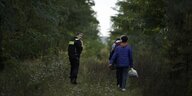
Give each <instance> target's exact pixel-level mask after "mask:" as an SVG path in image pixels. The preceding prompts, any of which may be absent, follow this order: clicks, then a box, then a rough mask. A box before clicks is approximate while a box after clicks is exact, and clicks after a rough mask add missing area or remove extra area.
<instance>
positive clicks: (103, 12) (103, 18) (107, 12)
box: [93, 0, 117, 36]
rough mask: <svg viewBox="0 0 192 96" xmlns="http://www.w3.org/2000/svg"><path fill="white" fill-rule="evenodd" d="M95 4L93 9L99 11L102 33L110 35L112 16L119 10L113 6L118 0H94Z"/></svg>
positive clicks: (102, 34) (98, 16) (98, 17)
mask: <svg viewBox="0 0 192 96" xmlns="http://www.w3.org/2000/svg"><path fill="white" fill-rule="evenodd" d="M94 1H95V6H94V7H93V9H94V10H95V11H96V12H97V15H96V16H97V19H98V20H99V22H100V23H99V25H100V33H101V34H100V35H101V36H109V31H110V28H111V25H112V23H111V21H110V16H113V15H115V14H116V13H117V12H116V11H115V10H113V9H112V8H113V7H115V3H116V2H117V0H94Z"/></svg>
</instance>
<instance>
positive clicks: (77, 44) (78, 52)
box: [75, 40, 83, 55]
mask: <svg viewBox="0 0 192 96" xmlns="http://www.w3.org/2000/svg"><path fill="white" fill-rule="evenodd" d="M75 41H76V42H75V47H76V51H77V54H78V55H80V54H81V52H82V50H83V46H82V42H81V40H75Z"/></svg>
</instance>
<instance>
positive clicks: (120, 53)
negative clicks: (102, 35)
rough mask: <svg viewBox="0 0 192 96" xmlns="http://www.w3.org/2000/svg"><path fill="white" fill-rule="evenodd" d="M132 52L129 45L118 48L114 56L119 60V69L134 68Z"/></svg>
mask: <svg viewBox="0 0 192 96" xmlns="http://www.w3.org/2000/svg"><path fill="white" fill-rule="evenodd" d="M131 54H132V50H131V47H130V46H129V45H122V44H121V45H120V46H118V47H117V48H116V52H115V54H114V55H117V56H116V60H117V67H132V66H133V65H132V64H133V60H132V55H131Z"/></svg>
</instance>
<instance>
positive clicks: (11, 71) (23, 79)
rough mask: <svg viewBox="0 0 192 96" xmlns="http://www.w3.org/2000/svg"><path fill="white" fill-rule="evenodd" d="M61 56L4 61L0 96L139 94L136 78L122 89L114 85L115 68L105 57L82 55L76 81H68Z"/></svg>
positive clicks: (112, 95) (65, 63) (64, 59)
mask: <svg viewBox="0 0 192 96" xmlns="http://www.w3.org/2000/svg"><path fill="white" fill-rule="evenodd" d="M65 56H66V55H62V56H59V58H58V57H57V58H54V57H52V56H50V57H48V58H46V59H45V60H44V59H41V60H33V61H24V62H20V63H15V62H17V61H12V62H8V64H7V66H6V69H5V70H4V71H3V72H2V73H0V81H1V82H0V86H1V87H0V90H1V91H0V96H142V95H141V90H140V88H139V87H137V86H133V85H135V83H137V82H135V81H134V80H131V79H129V81H128V84H127V85H128V86H127V87H128V88H127V91H126V92H121V91H120V90H119V89H118V88H117V86H116V79H115V71H111V70H109V69H108V67H107V64H108V61H107V59H102V60H99V59H97V58H94V57H89V58H82V59H81V64H80V69H79V74H78V81H79V82H80V84H78V85H72V84H70V82H69V78H68V77H69V74H68V73H69V69H70V65H69V62H68V58H67V57H65ZM13 62H14V63H13ZM130 83H131V84H130ZM132 83H133V84H132Z"/></svg>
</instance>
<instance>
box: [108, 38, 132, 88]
mask: <svg viewBox="0 0 192 96" xmlns="http://www.w3.org/2000/svg"><path fill="white" fill-rule="evenodd" d="M120 39H121V44H120V46H117V48H116V49H115V52H114V54H113V56H112V57H111V59H110V64H109V67H110V66H112V64H113V62H116V63H117V65H116V67H117V69H116V71H117V76H116V78H117V84H118V87H120V88H121V90H122V91H126V89H125V87H126V81H127V77H128V69H129V68H132V67H133V58H132V49H131V47H130V46H129V45H128V43H127V41H128V37H127V36H126V35H123V36H121V38H120Z"/></svg>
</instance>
